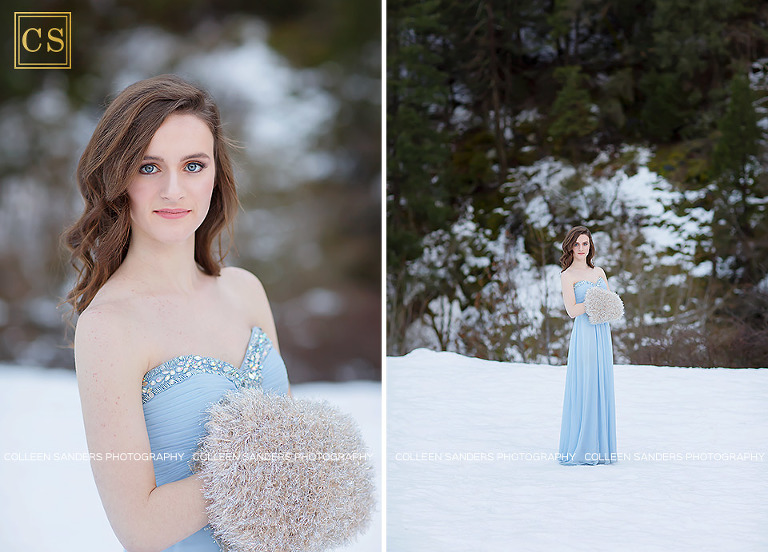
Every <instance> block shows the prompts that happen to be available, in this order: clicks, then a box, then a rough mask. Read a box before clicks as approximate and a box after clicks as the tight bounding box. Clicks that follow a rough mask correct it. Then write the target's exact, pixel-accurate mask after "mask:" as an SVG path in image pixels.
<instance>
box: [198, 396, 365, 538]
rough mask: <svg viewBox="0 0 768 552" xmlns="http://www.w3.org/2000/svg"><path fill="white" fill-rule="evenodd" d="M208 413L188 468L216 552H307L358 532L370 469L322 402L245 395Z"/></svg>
mask: <svg viewBox="0 0 768 552" xmlns="http://www.w3.org/2000/svg"><path fill="white" fill-rule="evenodd" d="M208 412H209V414H210V420H209V421H208V423H207V424H206V429H207V434H206V435H205V437H204V438H203V439H202V440H201V443H200V445H199V448H198V450H197V452H196V453H195V458H194V462H195V463H194V465H193V467H194V469H195V471H196V472H197V474H198V476H199V477H200V478H201V479H202V481H203V488H204V494H205V497H206V498H207V499H208V500H209V501H210V503H209V506H208V519H209V522H210V525H211V528H212V529H213V534H214V536H215V537H216V538H217V540H218V541H219V543H220V544H221V545H222V546H223V547H224V549H225V550H230V551H236V552H246V551H248V552H256V551H264V552H288V551H302V552H312V551H319V550H325V549H328V548H335V547H337V546H340V545H342V544H346V543H348V542H349V541H351V540H352V539H353V538H355V537H356V536H357V535H358V534H359V533H362V532H364V531H365V529H366V527H367V525H368V523H369V522H370V519H371V515H372V511H373V508H374V505H375V502H376V501H375V498H374V489H375V487H374V483H373V467H372V465H371V463H370V461H369V458H370V455H369V454H368V451H367V447H366V446H365V444H364V443H363V440H362V438H361V436H360V433H359V430H358V428H357V424H356V423H355V421H354V420H353V419H352V418H351V417H350V416H348V415H345V414H342V413H340V412H339V411H338V410H336V409H335V408H333V407H331V406H330V405H329V404H328V403H327V402H324V401H323V402H319V401H309V400H304V399H292V398H290V397H287V396H283V395H275V394H266V393H264V392H262V391H261V390H258V389H248V388H244V389H240V390H238V391H236V392H229V393H227V394H226V395H225V396H224V398H223V399H222V400H221V401H220V402H218V403H216V404H214V405H213V406H211V407H210V408H209V410H208Z"/></svg>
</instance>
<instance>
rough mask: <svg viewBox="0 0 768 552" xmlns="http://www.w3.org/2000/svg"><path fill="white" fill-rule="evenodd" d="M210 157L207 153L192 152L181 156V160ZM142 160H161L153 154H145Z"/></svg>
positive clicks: (161, 159)
mask: <svg viewBox="0 0 768 552" xmlns="http://www.w3.org/2000/svg"><path fill="white" fill-rule="evenodd" d="M203 157H204V158H206V159H210V158H211V157H210V156H209V155H208V154H207V153H192V154H190V155H187V156H185V157H182V158H181V160H182V161H186V160H188V159H201V158H203ZM142 160H143V161H163V158H162V157H156V156H154V155H145V156H144V157H143V159H142Z"/></svg>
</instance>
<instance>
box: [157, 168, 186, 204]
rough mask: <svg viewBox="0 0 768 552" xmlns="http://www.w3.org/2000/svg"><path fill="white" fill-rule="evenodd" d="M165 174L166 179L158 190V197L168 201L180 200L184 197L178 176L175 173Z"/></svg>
mask: <svg viewBox="0 0 768 552" xmlns="http://www.w3.org/2000/svg"><path fill="white" fill-rule="evenodd" d="M165 174H166V178H165V181H164V182H163V187H162V188H161V190H160V197H162V198H163V199H167V200H169V201H178V200H179V199H182V198H183V197H184V188H183V186H182V183H181V177H180V175H179V174H178V173H177V172H176V171H168V172H166V173H165Z"/></svg>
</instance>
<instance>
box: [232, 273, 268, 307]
mask: <svg viewBox="0 0 768 552" xmlns="http://www.w3.org/2000/svg"><path fill="white" fill-rule="evenodd" d="M221 278H222V283H223V284H224V286H225V287H226V289H227V291H232V292H234V293H236V294H237V295H239V296H240V297H242V298H247V299H253V300H257V301H266V300H267V292H266V291H265V290H264V286H263V285H262V283H261V280H259V279H258V278H257V277H256V275H254V274H253V273H252V272H250V271H248V270H245V269H244V268H240V267H237V266H226V267H224V268H222V269H221Z"/></svg>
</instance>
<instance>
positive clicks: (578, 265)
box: [571, 257, 591, 270]
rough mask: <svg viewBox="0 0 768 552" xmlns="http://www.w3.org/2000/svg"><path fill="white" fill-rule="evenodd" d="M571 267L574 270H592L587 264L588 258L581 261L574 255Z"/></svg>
mask: <svg viewBox="0 0 768 552" xmlns="http://www.w3.org/2000/svg"><path fill="white" fill-rule="evenodd" d="M571 268H573V269H574V270H591V268H590V267H589V266H588V265H587V260H586V259H584V260H583V261H580V260H578V259H576V258H575V257H574V259H573V262H572V263H571Z"/></svg>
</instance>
